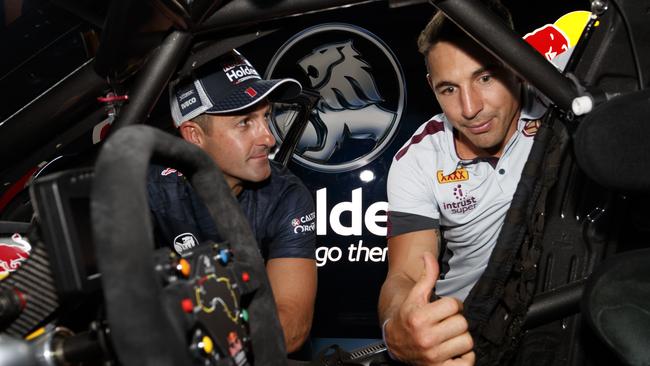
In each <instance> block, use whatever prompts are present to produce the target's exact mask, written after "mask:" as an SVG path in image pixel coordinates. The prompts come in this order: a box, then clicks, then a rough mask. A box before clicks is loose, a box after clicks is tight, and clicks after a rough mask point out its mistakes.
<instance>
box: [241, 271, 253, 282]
mask: <svg viewBox="0 0 650 366" xmlns="http://www.w3.org/2000/svg"><path fill="white" fill-rule="evenodd" d="M241 279H242V281H244V282H248V281H250V280H251V275H249V274H248V272H243V273H242V274H241Z"/></svg>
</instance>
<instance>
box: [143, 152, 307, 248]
mask: <svg viewBox="0 0 650 366" xmlns="http://www.w3.org/2000/svg"><path fill="white" fill-rule="evenodd" d="M147 190H148V193H149V206H150V208H151V212H152V216H153V220H154V227H155V228H154V236H155V239H156V242H157V244H158V245H159V246H162V245H167V246H169V247H171V248H172V249H174V250H175V251H176V252H178V253H179V254H181V255H183V253H184V252H187V251H188V250H190V249H191V248H192V247H194V246H195V245H198V244H199V243H202V242H204V241H206V240H212V241H215V242H218V241H220V236H219V233H218V232H217V228H216V225H215V224H214V221H213V220H212V217H211V216H210V213H209V211H208V209H207V207H206V206H205V204H203V202H202V201H201V199H200V198H199V196H198V195H197V193H196V192H195V191H194V190H193V189H192V187H191V185H190V184H189V181H188V180H187V179H186V178H185V176H183V174H182V173H180V172H178V171H176V170H174V169H171V168H165V167H162V166H159V165H151V166H150V167H149V171H148V180H147ZM237 199H238V201H239V204H240V206H241V208H242V211H243V212H244V214H245V216H246V218H247V219H248V222H249V223H250V225H251V229H252V231H253V234H254V236H255V239H256V240H257V243H258V245H259V247H260V251H261V253H262V256H263V257H264V259H265V260H268V259H271V258H311V259H313V258H315V246H316V233H315V232H316V227H315V224H316V220H315V213H314V201H313V199H312V196H311V194H310V192H309V190H308V189H307V188H306V187H305V186H304V185H303V184H302V182H301V181H300V180H299V179H298V178H297V177H296V176H295V175H293V174H292V173H291V172H290V171H289V170H288V169H284V168H282V167H281V166H280V165H278V164H276V163H274V162H271V176H270V177H269V179H267V180H265V181H264V182H261V183H256V184H254V185H249V186H245V187H244V190H243V191H242V192H241V193H240V194H239V196H238V197H237ZM224 214H227V213H224ZM217 219H218V218H217Z"/></svg>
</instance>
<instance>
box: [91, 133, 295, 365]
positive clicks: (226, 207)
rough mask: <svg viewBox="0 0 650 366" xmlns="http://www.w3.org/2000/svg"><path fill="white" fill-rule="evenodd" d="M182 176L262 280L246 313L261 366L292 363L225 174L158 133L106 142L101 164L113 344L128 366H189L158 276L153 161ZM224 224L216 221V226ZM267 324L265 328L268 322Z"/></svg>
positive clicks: (98, 217)
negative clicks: (150, 189) (150, 186)
mask: <svg viewBox="0 0 650 366" xmlns="http://www.w3.org/2000/svg"><path fill="white" fill-rule="evenodd" d="M151 160H154V161H156V162H158V163H162V164H165V165H169V166H173V167H175V168H177V169H179V170H180V171H182V172H183V174H185V175H186V176H187V177H188V178H189V179H190V181H191V183H192V185H193V187H194V188H195V190H196V191H197V193H198V194H199V196H200V197H201V198H202V199H203V201H204V202H205V204H206V206H207V207H208V209H209V211H210V214H211V215H212V217H213V218H214V219H215V223H216V225H217V229H218V231H219V232H220V233H223V235H222V236H223V238H224V239H225V240H226V241H228V242H229V243H231V245H232V247H233V249H234V250H235V251H236V256H235V257H234V260H235V261H236V262H238V265H239V266H241V267H242V268H244V269H246V271H248V272H249V273H250V275H251V276H255V278H257V280H258V282H259V288H258V289H257V290H256V292H255V293H254V297H253V300H252V301H251V304H250V306H249V308H248V312H249V314H250V319H251V322H250V333H251V341H252V347H253V353H254V357H255V363H257V364H260V365H286V364H287V360H286V356H285V355H286V350H285V347H284V341H283V339H284V338H283V336H282V330H281V327H280V322H279V320H278V317H277V311H276V306H275V302H274V299H273V294H272V291H271V287H270V284H269V281H268V277H267V276H266V270H265V266H264V261H263V259H262V257H261V255H260V253H259V250H258V247H257V243H256V240H255V238H254V237H253V234H252V233H251V230H250V226H249V224H248V223H247V221H246V219H245V217H244V215H243V213H242V211H241V209H240V207H239V204H238V203H237V201H236V199H235V197H234V196H233V195H232V193H231V192H230V188H229V187H228V185H227V184H226V182H225V180H224V178H223V174H222V173H221V171H220V170H219V169H218V167H217V166H216V165H215V163H214V162H213V161H212V159H211V158H210V157H209V156H208V155H207V154H206V153H205V152H203V151H202V150H201V149H200V148H198V147H196V146H194V145H192V144H190V143H188V142H186V141H184V140H182V139H180V138H177V137H174V136H172V135H170V134H167V133H165V132H163V131H160V130H157V129H155V128H152V127H149V126H144V125H135V126H129V127H125V128H122V129H120V130H118V131H117V132H115V133H114V134H113V135H111V137H110V138H109V139H108V140H107V141H106V142H105V144H104V146H102V149H101V151H100V154H99V157H98V159H97V162H96V164H95V178H94V181H93V187H92V193H91V219H92V226H93V228H92V229H93V238H94V242H95V246H96V248H95V249H96V255H97V264H98V268H99V270H100V273H101V275H102V287H103V291H104V297H105V303H106V307H107V318H108V322H109V327H110V334H111V339H112V341H113V345H114V348H115V351H116V353H117V356H118V358H119V360H120V362H121V363H122V364H124V365H138V366H140V365H156V366H160V365H170V366H171V365H174V366H178V365H190V364H191V361H190V354H189V351H188V345H187V341H186V339H185V335H184V334H179V332H178V331H175V330H174V329H175V327H174V322H173V320H172V319H170V317H171V316H170V315H168V314H167V311H166V310H165V307H164V306H163V301H164V298H163V290H162V286H161V284H160V280H159V278H158V277H157V276H156V273H155V271H154V259H153V256H152V254H153V250H154V239H153V230H152V220H151V214H150V212H149V205H148V202H147V191H146V179H147V167H148V165H149V162H150V161H151ZM217 218H218V220H217ZM262 320H263V324H262V322H261V321H262Z"/></svg>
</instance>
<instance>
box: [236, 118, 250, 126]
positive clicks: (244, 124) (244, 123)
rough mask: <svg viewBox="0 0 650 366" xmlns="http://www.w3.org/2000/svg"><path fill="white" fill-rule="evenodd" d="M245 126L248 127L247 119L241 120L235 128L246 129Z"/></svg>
mask: <svg viewBox="0 0 650 366" xmlns="http://www.w3.org/2000/svg"><path fill="white" fill-rule="evenodd" d="M246 125H248V119H242V120H241V121H239V122H237V126H241V127H246Z"/></svg>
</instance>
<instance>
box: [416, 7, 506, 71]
mask: <svg viewBox="0 0 650 366" xmlns="http://www.w3.org/2000/svg"><path fill="white" fill-rule="evenodd" d="M483 3H484V4H485V5H487V7H488V8H489V9H490V10H492V11H493V12H494V13H496V14H497V15H498V16H499V17H501V18H502V19H503V20H504V21H505V22H506V23H507V24H508V26H509V27H510V28H511V29H514V25H513V23H512V16H511V15H510V11H508V9H507V8H506V7H505V6H503V4H501V2H499V1H498V0H483ZM469 39H471V38H470V37H469V36H468V35H467V34H466V33H465V32H464V31H463V30H462V29H460V28H459V27H458V26H457V25H456V24H455V23H454V22H452V21H451V20H449V18H447V16H446V15H445V14H444V13H443V12H442V11H437V12H436V13H435V14H434V15H433V17H432V18H431V20H430V21H429V23H428V24H427V25H426V27H424V29H423V30H422V32H421V33H420V36H419V37H418V51H420V53H421V54H422V55H424V59H425V62H426V59H427V55H428V53H429V50H430V49H431V47H433V46H434V45H435V44H436V43H438V42H441V41H449V42H454V43H455V42H458V41H462V40H469ZM472 42H473V41H472ZM427 67H428V66H427Z"/></svg>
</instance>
